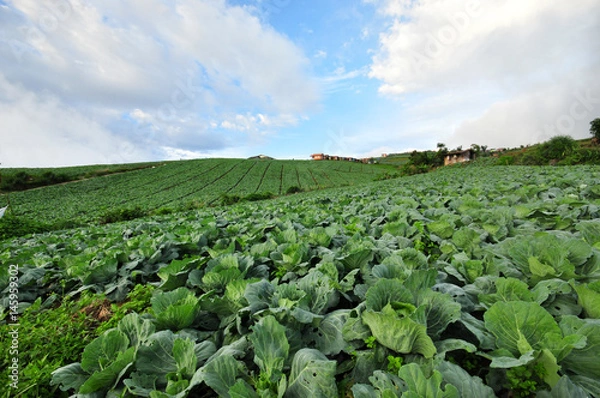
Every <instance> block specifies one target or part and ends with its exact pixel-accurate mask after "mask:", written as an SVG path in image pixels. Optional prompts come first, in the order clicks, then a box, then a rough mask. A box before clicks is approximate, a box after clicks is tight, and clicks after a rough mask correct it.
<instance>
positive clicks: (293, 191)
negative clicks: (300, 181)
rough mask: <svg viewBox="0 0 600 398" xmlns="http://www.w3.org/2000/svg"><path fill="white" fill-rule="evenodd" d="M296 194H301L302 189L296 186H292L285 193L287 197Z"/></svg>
mask: <svg viewBox="0 0 600 398" xmlns="http://www.w3.org/2000/svg"><path fill="white" fill-rule="evenodd" d="M298 192H302V188H300V187H299V186H296V185H292V186H291V187H289V188H288V189H287V191H286V193H287V194H288V195H291V194H294V193H298Z"/></svg>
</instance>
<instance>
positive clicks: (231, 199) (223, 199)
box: [221, 193, 242, 206]
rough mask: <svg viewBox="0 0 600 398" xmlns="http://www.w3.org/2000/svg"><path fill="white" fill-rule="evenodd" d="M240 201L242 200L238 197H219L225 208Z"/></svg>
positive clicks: (226, 195) (224, 195) (225, 195)
mask: <svg viewBox="0 0 600 398" xmlns="http://www.w3.org/2000/svg"><path fill="white" fill-rule="evenodd" d="M240 200H242V198H241V197H240V195H228V194H226V193H224V194H223V195H221V203H222V204H224V205H225V206H229V205H234V204H236V203H238V202H239V201H240Z"/></svg>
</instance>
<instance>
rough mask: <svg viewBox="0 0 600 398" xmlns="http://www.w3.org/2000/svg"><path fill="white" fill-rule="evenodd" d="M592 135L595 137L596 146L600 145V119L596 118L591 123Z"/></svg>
mask: <svg viewBox="0 0 600 398" xmlns="http://www.w3.org/2000/svg"><path fill="white" fill-rule="evenodd" d="M590 134H592V135H593V136H594V139H595V140H596V144H599V143H600V118H596V119H594V120H592V121H591V122H590Z"/></svg>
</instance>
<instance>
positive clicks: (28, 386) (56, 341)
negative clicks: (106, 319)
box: [0, 295, 105, 397]
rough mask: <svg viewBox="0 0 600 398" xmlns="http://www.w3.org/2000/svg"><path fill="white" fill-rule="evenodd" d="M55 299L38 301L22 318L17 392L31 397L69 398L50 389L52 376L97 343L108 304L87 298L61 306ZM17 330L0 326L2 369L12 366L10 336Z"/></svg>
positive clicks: (1, 377)
mask: <svg viewBox="0 0 600 398" xmlns="http://www.w3.org/2000/svg"><path fill="white" fill-rule="evenodd" d="M57 299H58V298H57V297H55V296H53V297H51V298H50V299H48V300H46V302H45V303H42V300H41V298H40V299H37V300H36V301H35V302H34V303H33V304H32V305H31V306H30V307H29V308H27V309H26V310H25V311H24V312H23V314H21V315H20V317H19V327H18V353H19V364H20V377H19V389H18V391H22V392H25V391H27V394H26V395H25V396H30V397H67V396H69V394H67V393H64V392H61V391H60V390H59V389H58V387H56V386H52V385H50V381H51V373H52V372H53V371H54V370H55V369H57V368H59V367H61V366H64V365H67V364H69V363H71V362H75V361H77V360H79V356H80V355H81V352H82V351H83V350H84V348H85V347H86V346H87V345H88V344H89V343H90V342H91V341H92V340H93V339H94V337H95V334H96V332H95V328H96V327H97V326H98V325H99V324H100V323H101V321H100V320H99V319H97V316H98V314H99V312H100V311H101V309H102V308H105V303H104V301H103V300H102V299H101V298H100V297H96V296H92V295H85V296H83V297H82V298H81V299H80V300H79V301H74V300H70V299H64V300H63V301H62V303H60V306H56V304H58V300H57ZM11 330H14V328H13V327H12V326H10V325H8V324H3V325H1V326H0V334H1V335H2V336H5V337H7V338H2V339H0V367H1V368H2V369H8V367H9V364H11V363H12V362H11V361H12V357H13V355H11V342H12V339H9V338H8V336H10V335H9V334H8V333H9V332H10V331H11ZM0 383H1V385H2V386H8V383H9V381H8V372H2V373H1V374H0Z"/></svg>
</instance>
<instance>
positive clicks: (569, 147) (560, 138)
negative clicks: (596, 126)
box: [536, 135, 577, 162]
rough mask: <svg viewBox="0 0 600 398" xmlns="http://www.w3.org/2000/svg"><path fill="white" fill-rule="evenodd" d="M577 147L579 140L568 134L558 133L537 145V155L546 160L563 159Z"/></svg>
mask: <svg viewBox="0 0 600 398" xmlns="http://www.w3.org/2000/svg"><path fill="white" fill-rule="evenodd" d="M575 149H577V141H575V140H574V139H573V138H571V137H569V136H568V135H557V136H556V137H552V138H551V139H550V140H548V141H547V142H544V143H543V144H540V145H539V146H538V147H537V151H536V152H537V155H538V157H540V158H541V159H542V161H544V162H549V161H551V160H558V161H560V160H562V159H564V158H566V157H567V156H569V155H571V154H572V153H573V152H574V151H575Z"/></svg>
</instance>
